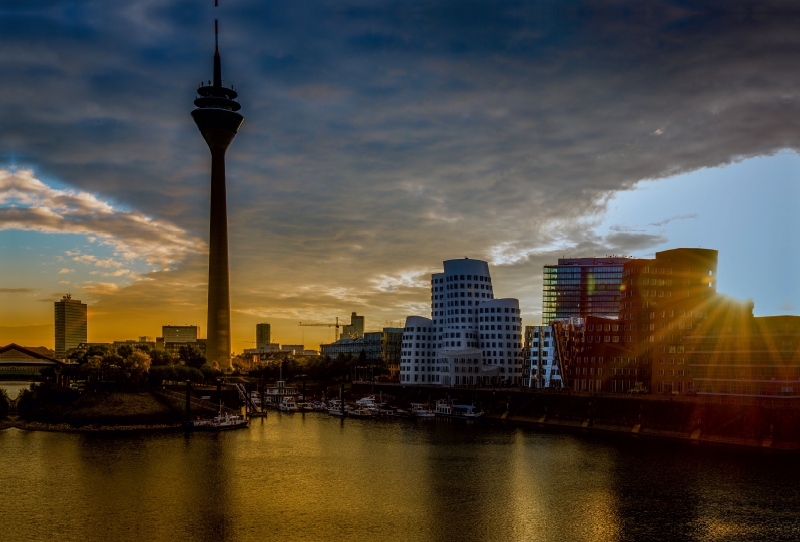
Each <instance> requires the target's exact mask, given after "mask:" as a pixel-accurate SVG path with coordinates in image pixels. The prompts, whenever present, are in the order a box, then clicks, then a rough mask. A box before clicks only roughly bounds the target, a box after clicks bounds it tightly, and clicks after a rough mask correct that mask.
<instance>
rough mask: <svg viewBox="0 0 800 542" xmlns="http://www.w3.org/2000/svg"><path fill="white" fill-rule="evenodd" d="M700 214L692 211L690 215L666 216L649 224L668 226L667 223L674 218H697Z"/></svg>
mask: <svg viewBox="0 0 800 542" xmlns="http://www.w3.org/2000/svg"><path fill="white" fill-rule="evenodd" d="M698 216H699V215H698V214H697V213H692V214H688V215H677V216H673V217H670V218H665V219H664V220H661V221H659V222H650V223H649V224H648V226H666V225H667V224H669V223H670V222H672V221H674V220H687V219H690V218H697V217H698Z"/></svg>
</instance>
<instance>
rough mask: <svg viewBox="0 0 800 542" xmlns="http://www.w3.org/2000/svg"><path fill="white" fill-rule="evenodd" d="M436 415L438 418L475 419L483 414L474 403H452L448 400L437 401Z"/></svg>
mask: <svg viewBox="0 0 800 542" xmlns="http://www.w3.org/2000/svg"><path fill="white" fill-rule="evenodd" d="M436 416H437V417H439V418H458V419H462V420H475V419H477V418H480V417H481V416H483V411H481V410H478V408H477V407H475V406H474V405H454V404H453V403H451V402H449V401H437V402H436Z"/></svg>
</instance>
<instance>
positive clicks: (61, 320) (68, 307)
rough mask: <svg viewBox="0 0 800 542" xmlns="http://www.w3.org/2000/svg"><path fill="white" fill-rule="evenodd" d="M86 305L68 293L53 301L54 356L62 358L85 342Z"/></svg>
mask: <svg viewBox="0 0 800 542" xmlns="http://www.w3.org/2000/svg"><path fill="white" fill-rule="evenodd" d="M87 314H88V312H87V307H86V305H85V304H83V303H81V302H80V300H79V299H72V296H71V295H70V294H67V295H65V296H64V297H62V298H61V301H56V302H55V324H56V357H59V358H63V357H64V356H65V355H66V353H67V352H68V351H69V350H71V349H73V348H77V347H78V345H79V344H80V343H85V342H87V339H86V335H87V333H86V330H87V322H88V317H87Z"/></svg>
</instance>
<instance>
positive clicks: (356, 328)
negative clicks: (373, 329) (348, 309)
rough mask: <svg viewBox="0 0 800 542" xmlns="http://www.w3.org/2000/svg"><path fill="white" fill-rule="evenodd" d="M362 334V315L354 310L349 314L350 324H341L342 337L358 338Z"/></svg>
mask: <svg viewBox="0 0 800 542" xmlns="http://www.w3.org/2000/svg"><path fill="white" fill-rule="evenodd" d="M363 336H364V317H363V316H359V315H357V314H356V313H355V312H354V313H352V314H351V315H350V324H349V325H344V326H342V337H343V338H345V339H359V338H361V337H363Z"/></svg>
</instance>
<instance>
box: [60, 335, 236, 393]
mask: <svg viewBox="0 0 800 542" xmlns="http://www.w3.org/2000/svg"><path fill="white" fill-rule="evenodd" d="M70 359H71V360H72V361H74V362H76V363H77V367H75V368H72V367H70V368H68V369H67V370H68V371H71V374H70V376H72V377H73V378H81V379H84V380H86V382H87V385H88V386H89V387H94V388H98V387H103V385H104V384H109V383H110V384H122V385H126V386H133V387H144V386H147V385H160V384H161V383H162V382H164V381H180V382H185V381H186V380H192V381H202V380H209V379H213V378H215V377H218V376H220V375H221V374H222V373H221V372H220V371H219V370H217V369H214V368H211V367H208V366H207V365H206V358H205V356H204V355H203V353H202V352H201V351H200V350H199V349H198V348H197V347H195V346H192V345H184V346H181V347H180V349H179V350H178V355H177V356H175V355H173V354H171V353H169V352H167V351H165V350H159V349H150V348H148V347H147V346H145V345H136V346H131V345H128V344H123V345H120V346H118V347H113V346H111V345H94V346H91V347H89V348H87V349H86V350H82V351H77V352H74V353H73V354H72V355H71V356H70Z"/></svg>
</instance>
